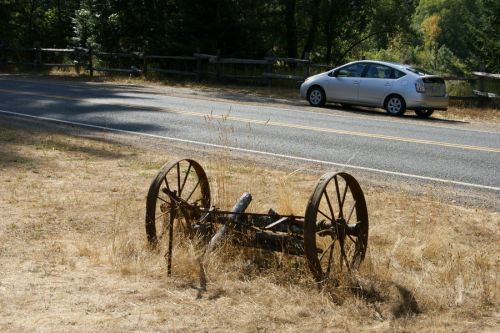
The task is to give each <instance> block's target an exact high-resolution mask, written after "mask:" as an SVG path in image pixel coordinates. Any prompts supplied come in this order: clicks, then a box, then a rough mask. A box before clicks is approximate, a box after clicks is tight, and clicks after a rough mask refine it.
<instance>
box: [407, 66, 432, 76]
mask: <svg viewBox="0 0 500 333" xmlns="http://www.w3.org/2000/svg"><path fill="white" fill-rule="evenodd" d="M406 70H408V71H410V72H412V73H415V74H418V75H420V76H424V75H432V74H431V73H429V72H427V71H424V70H423V69H420V68H415V67H407V68H406Z"/></svg>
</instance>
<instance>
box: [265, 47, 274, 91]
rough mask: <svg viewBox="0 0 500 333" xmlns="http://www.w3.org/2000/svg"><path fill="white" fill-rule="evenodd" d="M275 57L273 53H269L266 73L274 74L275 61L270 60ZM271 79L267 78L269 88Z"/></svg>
mask: <svg viewBox="0 0 500 333" xmlns="http://www.w3.org/2000/svg"><path fill="white" fill-rule="evenodd" d="M273 56H274V55H273V53H272V52H271V51H269V52H267V58H268V59H266V60H267V65H266V72H267V73H269V74H272V73H273V60H271V59H270V58H272V57H273ZM271 81H272V79H271V77H268V78H267V85H268V86H269V87H271Z"/></svg>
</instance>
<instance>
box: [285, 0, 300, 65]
mask: <svg viewBox="0 0 500 333" xmlns="http://www.w3.org/2000/svg"><path fill="white" fill-rule="evenodd" d="M283 2H284V5H285V26H286V50H287V57H289V58H297V22H296V21H295V7H296V3H297V1H296V0H283Z"/></svg>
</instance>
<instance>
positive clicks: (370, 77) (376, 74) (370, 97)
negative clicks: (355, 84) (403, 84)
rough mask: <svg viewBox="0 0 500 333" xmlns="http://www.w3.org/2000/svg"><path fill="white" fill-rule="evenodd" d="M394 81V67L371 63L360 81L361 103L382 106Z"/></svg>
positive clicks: (359, 93) (359, 95)
mask: <svg viewBox="0 0 500 333" xmlns="http://www.w3.org/2000/svg"><path fill="white" fill-rule="evenodd" d="M393 82H394V69H392V68H391V67H389V66H386V65H382V64H377V63H369V64H368V68H367V69H366V71H365V73H364V77H362V78H361V79H360V82H359V88H358V100H359V103H360V104H363V105H369V106H382V104H383V102H384V98H385V96H387V93H388V92H389V91H390V90H391V87H392V84H393Z"/></svg>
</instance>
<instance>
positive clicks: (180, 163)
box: [146, 159, 210, 273]
mask: <svg viewBox="0 0 500 333" xmlns="http://www.w3.org/2000/svg"><path fill="white" fill-rule="evenodd" d="M186 204H190V205H195V206H198V207H200V208H205V209H208V208H210V186H209V183H208V178H207V175H206V174H205V171H204V170H203V168H202V167H201V166H200V165H199V164H198V163H197V162H196V161H193V160H189V159H184V160H176V161H171V162H169V163H167V164H165V165H164V166H163V167H162V168H161V169H160V171H159V172H158V174H157V175H156V177H155V178H154V179H153V182H152V183H151V186H150V187H149V191H148V196H147V199H146V234H147V237H148V242H149V244H150V245H151V246H152V247H153V248H158V247H159V246H161V247H162V248H163V247H164V246H165V248H166V251H167V253H166V258H167V265H168V267H167V270H168V273H170V270H171V261H172V244H173V242H174V234H175V231H176V230H181V231H183V232H184V233H189V232H191V224H192V222H193V221H194V220H195V219H198V218H200V216H193V214H196V210H187V209H185V205H186Z"/></svg>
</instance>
